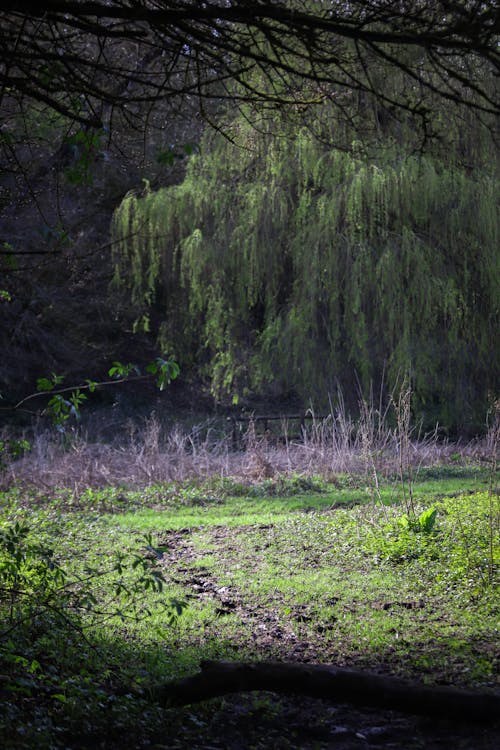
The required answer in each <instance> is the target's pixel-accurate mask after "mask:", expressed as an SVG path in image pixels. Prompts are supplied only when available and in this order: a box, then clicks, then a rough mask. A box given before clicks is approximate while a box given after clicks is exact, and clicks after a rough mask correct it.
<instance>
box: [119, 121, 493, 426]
mask: <svg viewBox="0 0 500 750" xmlns="http://www.w3.org/2000/svg"><path fill="white" fill-rule="evenodd" d="M323 115H324V113H323ZM338 127H339V126H338V122H337V121H336V120H335V117H334V116H332V117H331V118H329V117H324V116H323V117H322V118H321V127H320V130H321V133H320V137H318V132H319V131H318V128H316V129H315V128H313V127H311V123H309V124H308V125H307V127H306V126H304V127H300V126H298V125H297V124H296V123H295V125H294V128H293V132H291V131H292V129H291V127H290V124H289V121H288V125H287V124H286V122H285V121H284V120H282V118H281V117H280V116H279V115H277V114H275V115H273V116H268V117H267V118H264V117H263V116H262V115H260V116H259V115H257V114H256V113H255V112H250V111H249V112H247V116H246V117H244V116H241V115H240V116H239V117H237V118H236V119H235V120H234V121H233V122H232V123H231V126H230V127H229V128H228V129H226V132H225V135H224V136H223V135H220V134H217V133H214V132H211V133H208V134H207V135H206V136H205V138H204V141H203V143H202V147H201V153H200V154H199V155H197V156H195V157H192V158H191V160H190V163H189V166H188V169H187V174H186V177H185V179H184V181H183V183H182V184H180V185H177V186H173V187H169V188H166V189H163V190H159V191H157V192H151V191H149V190H148V189H146V190H145V191H144V192H143V193H142V194H140V195H139V194H130V195H128V196H127V197H126V198H125V200H124V201H123V202H122V204H121V206H120V207H119V208H118V210H117V211H116V214H115V217H114V221H113V228H112V229H113V236H114V239H115V241H116V243H117V244H116V252H115V267H116V278H115V281H116V282H117V283H118V284H119V285H120V286H121V287H122V288H125V289H126V290H128V293H129V294H130V295H131V299H132V301H133V303H134V305H136V306H137V309H138V310H139V311H141V310H142V311H143V312H147V310H148V309H151V308H156V310H158V309H161V310H162V324H161V326H160V331H159V337H160V340H161V341H162V343H163V345H165V346H167V347H169V348H172V349H174V350H175V351H176V353H177V356H178V357H179V358H180V360H181V362H182V364H183V366H184V368H185V370H186V369H187V370H188V371H189V370H191V372H193V373H196V374H197V375H199V376H202V377H203V378H204V379H205V381H206V382H207V383H208V384H209V386H210V388H211V391H212V393H213V394H214V395H215V396H216V397H217V398H218V399H224V398H233V400H236V399H237V397H239V396H240V395H247V394H249V393H258V394H261V395H263V394H265V395H268V396H270V395H273V394H274V395H277V394H285V393H295V394H298V395H300V396H301V397H302V398H303V399H304V400H305V401H308V400H309V399H313V401H314V403H316V404H321V403H322V402H326V400H327V398H328V395H329V394H330V393H332V392H333V390H334V389H335V387H336V385H337V384H338V383H340V385H341V386H342V387H343V389H344V391H345V392H346V393H347V394H349V393H351V394H354V392H355V391H356V388H357V387H358V384H359V386H360V387H361V388H362V389H365V390H366V389H368V388H369V387H370V385H371V384H377V383H378V382H380V381H381V379H382V378H384V380H385V382H386V384H387V387H388V388H391V387H392V386H393V385H394V384H395V383H396V382H397V381H398V379H401V378H402V376H403V375H407V374H408V373H409V374H410V376H411V379H412V383H413V389H414V393H415V406H416V408H417V410H418V411H419V412H420V413H421V414H423V415H424V416H425V418H426V420H427V421H428V422H432V421H435V420H439V421H440V423H441V424H444V425H446V426H448V427H450V428H451V427H455V428H456V427H462V428H463V427H465V426H469V427H470V426H471V425H473V424H477V422H478V420H482V419H483V418H484V412H485V409H486V406H487V402H488V399H491V398H492V397H494V396H495V393H494V389H495V387H497V385H498V375H499V369H500V368H499V348H498V346H496V343H498V322H499V316H498V312H499V301H500V268H499V254H498V247H499V242H498V213H497V200H496V197H497V195H498V192H497V191H498V184H497V178H496V174H495V170H494V168H492V165H491V162H488V158H487V156H488V154H487V151H486V148H483V147H482V146H481V137H480V135H481V134H480V132H478V131H477V130H476V132H475V134H472V135H471V132H470V131H467V130H466V128H465V127H464V126H463V123H462V124H460V125H457V124H455V128H456V131H455V132H454V133H451V127H448V131H449V133H451V135H449V141H450V142H451V141H453V144H454V147H455V151H454V153H453V155H452V153H451V149H449V150H447V147H446V144H445V146H444V147H443V145H441V148H440V151H438V150H437V149H436V150H435V152H434V153H432V152H430V153H427V154H422V153H414V152H412V150H411V147H410V145H409V144H410V143H411V139H410V138H407V139H406V145H405V138H401V137H395V135H394V133H393V134H392V135H391V134H389V135H387V136H386V137H384V138H383V139H381V138H380V137H379V138H378V140H377V144H376V147H373V143H372V144H371V145H367V143H364V142H362V141H361V142H360V141H356V140H353V139H352V134H350V138H351V142H350V143H349V148H346V149H345V150H341V149H340V148H333V147H332V146H331V145H330V144H331V143H333V142H337V141H338ZM398 127H399V126H398ZM285 131H287V132H286V136H287V137H284V135H285ZM464 131H465V132H464ZM228 136H229V137H228ZM348 136H349V134H348ZM344 141H345V134H344ZM459 143H461V144H462V145H461V146H460V148H458V147H457V144H459ZM460 151H461V153H462V156H463V152H464V151H466V152H467V159H466V160H465V161H467V160H468V163H465V164H464V163H463V162H464V159H463V158H461V159H459V158H458V157H457V158H455V155H456V153H459V152H460Z"/></svg>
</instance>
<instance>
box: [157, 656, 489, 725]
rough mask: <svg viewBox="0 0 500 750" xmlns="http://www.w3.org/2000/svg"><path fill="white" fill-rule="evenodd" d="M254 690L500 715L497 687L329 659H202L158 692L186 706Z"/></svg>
mask: <svg viewBox="0 0 500 750" xmlns="http://www.w3.org/2000/svg"><path fill="white" fill-rule="evenodd" d="M253 690H265V691H269V692H274V693H285V694H289V695H290V694H296V695H308V696H312V697H315V698H323V699H326V700H331V701H335V702H337V703H349V704H352V705H355V706H365V707H368V706H372V707H378V708H385V709H391V710H395V711H402V712H404V713H411V714H421V715H424V716H437V717H440V718H443V719H452V720H455V721H464V722H474V721H495V720H500V694H499V693H497V692H476V691H472V690H462V689H459V688H455V687H446V686H441V685H435V686H430V685H422V684H420V683H417V682H412V681H410V680H404V679H400V678H395V677H386V676H383V675H378V674H373V673H370V672H363V671H359V670H354V669H344V668H340V667H336V666H333V665H328V664H297V663H286V662H285V663H282V662H255V663H247V662H227V661H202V662H201V671H200V672H199V673H198V674H195V675H193V676H191V677H186V678H184V679H181V680H173V681H171V682H167V683H164V684H163V685H159V686H157V687H156V688H154V690H153V697H154V698H155V699H156V700H158V701H160V702H161V703H162V704H164V705H169V706H184V705H189V704H191V703H198V702H200V701H205V700H209V699H210V698H216V697H219V696H222V695H227V694H228V693H241V692H249V691H253Z"/></svg>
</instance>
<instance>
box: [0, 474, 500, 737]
mask: <svg viewBox="0 0 500 750" xmlns="http://www.w3.org/2000/svg"><path fill="white" fill-rule="evenodd" d="M488 486H489V477H488V474H487V473H486V472H485V471H483V470H480V469H476V468H474V467H469V468H466V469H464V468H463V467H451V470H448V468H447V467H443V468H442V469H441V470H439V471H436V470H435V469H433V470H426V471H422V472H421V473H420V476H419V480H418V482H417V483H415V485H414V487H413V491H414V498H415V504H416V513H417V518H418V515H419V514H420V513H421V512H423V511H424V510H425V509H426V508H429V507H430V506H435V507H436V510H437V515H436V518H435V519H434V520H435V523H434V525H432V527H430V528H428V529H427V531H423V530H422V529H421V528H420V527H419V526H418V525H417V526H412V525H411V523H409V522H408V519H406V520H405V516H406V509H405V508H404V507H403V506H402V505H401V502H398V499H399V500H400V499H401V489H400V486H399V483H398V482H397V481H396V480H395V479H388V480H386V481H385V482H384V483H383V487H382V502H377V503H374V502H372V498H373V491H372V488H371V487H370V486H369V485H367V483H366V479H365V478H348V477H346V478H338V479H337V480H336V482H335V484H334V485H333V484H328V483H327V482H325V481H323V480H319V479H309V480H305V479H302V478H295V479H293V480H273V481H266V482H262V483H260V484H257V485H254V486H253V487H245V486H243V485H240V484H236V483H232V482H229V481H228V480H225V481H224V482H220V480H218V481H215V480H213V481H212V482H206V483H203V484H200V485H194V484H191V485H189V484H185V485H175V486H174V485H166V486H156V487H150V488H147V489H145V490H144V491H143V492H142V493H138V492H137V491H134V492H129V491H126V490H124V489H123V488H108V489H107V490H99V491H96V492H90V491H88V492H86V493H83V494H80V495H78V496H76V495H74V494H72V493H71V492H70V491H68V490H61V491H60V492H59V493H55V494H54V495H53V496H50V497H46V496H42V495H40V494H38V495H36V494H34V493H32V494H31V495H30V494H29V493H26V492H25V491H21V490H12V491H11V492H8V493H3V495H1V496H0V507H1V508H2V517H1V524H0V527H1V529H3V532H4V533H5V531H6V530H7V529H9V528H11V529H12V527H13V524H15V523H16V522H17V523H19V524H21V525H22V524H26V525H27V526H28V527H29V531H27V532H26V535H25V537H23V538H22V539H21V538H19V539H18V540H17V542H16V541H12V539H11V541H10V542H9V539H8V538H7V537H5V536H4V539H3V545H2V550H3V551H2V552H1V553H0V574H1V575H2V578H3V584H2V585H3V589H2V591H3V595H2V599H1V600H0V674H1V675H2V679H1V681H0V690H1V692H2V695H1V697H2V701H3V703H4V706H5V712H4V713H3V715H2V717H0V730H1V731H2V732H3V734H4V735H5V736H8V737H9V742H10V745H9V747H12V748H33V747H36V748H41V750H43V748H47V750H49V748H62V747H67V746H71V747H72V748H73V747H75V748H76V747H88V746H92V743H94V744H95V743H96V742H97V740H96V738H99V742H105V743H106V746H109V747H114V746H115V745H116V746H119V744H120V737H121V735H123V733H126V734H127V736H128V737H129V738H130V742H131V743H135V745H137V746H141V743H144V744H145V743H146V742H147V741H151V742H154V741H155V738H156V740H158V738H159V737H160V736H161V733H162V732H163V731H164V729H165V722H169V727H170V728H171V729H172V731H174V729H173V727H175V726H177V724H178V722H179V721H181V718H179V717H181V716H184V720H185V716H186V713H185V712H184V713H183V712H177V714H175V715H173V714H172V713H169V712H168V711H167V713H165V710H164V709H161V708H159V707H158V706H156V705H154V704H153V703H151V702H150V701H149V699H148V694H147V686H148V685H149V684H153V683H155V682H158V681H162V680H165V679H168V678H172V677H177V676H179V675H183V674H187V673H190V672H193V671H194V670H195V669H196V667H197V665H198V663H199V661H200V659H202V658H252V659H261V658H267V657H269V658H278V659H290V658H291V659H298V660H301V659H307V660H312V661H323V662H335V663H339V664H349V665H353V666H358V667H366V668H371V669H377V670H382V671H385V672H387V673H392V674H397V675H406V676H412V677H415V678H417V679H420V680H423V681H426V682H435V681H438V682H444V683H453V684H459V685H469V686H476V687H478V686H493V685H494V684H495V681H496V679H497V677H498V654H497V643H498V622H499V606H498V578H497V575H498V564H499V540H498V518H499V498H498V495H496V494H490V493H489V492H488V491H487V487H488ZM279 492H281V494H279ZM411 520H412V519H410V521H411ZM9 545H10V546H9ZM41 546H42V547H43V549H41ZM48 548H50V549H51V550H52V557H50V556H48V555H47V549H48ZM51 566H52V567H51ZM58 566H60V569H61V570H62V571H64V572H65V574H66V577H59V578H58V577H57V575H56V573H57V571H58V570H59V568H58ZM61 576H62V574H61ZM160 576H163V577H164V579H165V583H164V584H163V585H162V584H161V580H160ZM9 587H10V588H9ZM21 590H22V591H24V594H21V593H20V591H21ZM9 592H10V593H9ZM172 600H173V601H174V604H175V602H178V603H179V602H180V603H182V602H186V603H187V605H188V606H187V608H186V609H185V610H184V612H183V613H182V614H181V615H180V616H179V617H176V616H173V614H174V615H175V610H173V609H172ZM181 609H183V606H181ZM200 711H203V709H200ZM190 715H198V716H201V714H192V710H191V714H190ZM176 722H177V724H176ZM131 746H133V744H131Z"/></svg>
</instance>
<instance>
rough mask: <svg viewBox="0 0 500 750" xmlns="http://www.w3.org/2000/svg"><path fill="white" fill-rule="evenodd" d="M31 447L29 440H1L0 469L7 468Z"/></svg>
mask: <svg viewBox="0 0 500 750" xmlns="http://www.w3.org/2000/svg"><path fill="white" fill-rule="evenodd" d="M30 449H31V445H30V443H29V441H28V440H24V439H9V440H0V470H1V469H3V468H5V466H7V464H9V463H10V461H12V460H15V459H16V458H20V457H21V456H22V455H23V453H26V452H27V451H29V450H30Z"/></svg>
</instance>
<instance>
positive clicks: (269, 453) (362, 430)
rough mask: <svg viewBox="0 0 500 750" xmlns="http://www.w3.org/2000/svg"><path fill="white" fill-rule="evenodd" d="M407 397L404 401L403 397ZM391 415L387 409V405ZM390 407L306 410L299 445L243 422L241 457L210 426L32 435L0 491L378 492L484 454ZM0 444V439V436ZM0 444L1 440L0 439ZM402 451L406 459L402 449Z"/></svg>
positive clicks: (1, 479)
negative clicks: (387, 479) (293, 486)
mask: <svg viewBox="0 0 500 750" xmlns="http://www.w3.org/2000/svg"><path fill="white" fill-rule="evenodd" d="M407 397H408V398H409V396H407ZM392 406H393V407H394V401H393V403H392ZM389 408H390V406H386V407H384V408H382V405H381V404H378V405H375V404H374V402H373V400H372V401H371V402H369V403H367V402H363V403H361V405H360V417H359V419H358V420H356V421H354V420H353V419H352V418H351V417H350V416H349V415H348V414H347V413H346V410H345V408H344V404H343V401H342V398H338V399H337V403H336V406H335V407H334V406H333V405H331V413H330V414H329V416H328V417H326V418H321V419H319V418H316V417H315V416H314V414H313V413H312V412H311V413H310V416H311V419H310V420H309V422H308V428H307V429H306V430H304V431H303V434H302V436H301V439H299V440H291V439H289V438H287V437H286V435H287V433H288V430H287V429H286V428H287V425H286V423H285V421H284V422H283V425H282V433H283V435H284V438H283V440H280V441H276V440H273V439H270V437H269V436H268V435H258V434H257V432H256V429H255V425H254V424H253V423H252V422H250V423H249V427H248V430H247V433H246V436H245V439H244V441H243V444H242V447H241V450H237V451H235V450H233V449H232V443H231V437H230V435H229V434H228V435H227V436H226V437H224V436H223V437H221V435H220V430H216V429H215V428H214V427H213V426H212V425H211V423H210V422H207V423H205V424H202V425H200V426H199V427H196V428H194V429H190V430H184V429H182V428H181V427H179V426H177V427H174V428H173V429H170V430H169V431H167V430H166V429H165V428H164V426H163V424H162V422H161V420H160V419H159V418H158V417H157V416H156V415H155V414H152V415H151V416H150V417H149V418H148V419H146V420H145V421H144V422H143V424H142V426H137V425H136V424H133V423H131V422H129V423H128V425H127V426H126V428H125V429H124V428H121V429H120V431H117V433H116V434H115V436H114V440H113V441H112V442H110V441H109V440H105V439H99V436H98V435H97V436H96V435H93V436H92V440H90V439H89V437H88V435H86V434H85V433H84V432H82V431H80V432H79V431H73V432H70V433H67V434H66V435H63V436H61V435H58V434H57V433H55V432H54V431H53V430H38V431H36V432H35V434H34V437H32V438H31V445H32V447H31V451H30V452H28V453H26V454H25V455H24V456H23V457H21V458H19V459H17V460H15V461H11V462H4V466H3V468H2V469H0V487H3V488H5V487H8V486H12V485H21V486H22V485H24V486H26V485H30V486H35V487H37V488H39V489H42V490H51V489H54V488H57V487H70V488H72V489H74V490H75V491H81V490H83V489H85V488H87V487H94V488H95V487H103V486H107V485H119V486H126V487H141V486H146V485H151V484H157V483H162V482H179V481H183V480H188V479H197V480H203V479H206V478H208V477H214V476H215V477H217V476H218V477H233V478H236V479H238V480H239V481H243V482H248V483H252V482H254V481H256V480H260V479H263V478H267V477H273V476H290V475H302V476H312V475H316V476H323V477H325V478H326V479H329V480H334V478H335V476H336V475H339V474H346V473H347V474H351V473H356V474H365V475H367V476H369V477H370V485H371V486H372V487H373V488H374V493H375V494H376V493H377V488H378V477H383V476H387V475H388V474H398V473H399V472H400V471H401V467H402V466H403V458H404V466H405V468H406V469H408V468H410V467H412V468H413V470H415V469H416V468H418V467H420V466H432V465H436V464H442V463H446V462H448V461H450V458H451V457H452V456H453V457H454V459H455V460H457V458H463V459H472V460H481V459H482V458H488V456H490V455H491V453H490V452H489V450H488V448H489V442H491V436H490V435H487V436H486V438H485V439H484V440H483V441H475V442H471V443H468V444H466V445H457V444H455V443H450V442H447V441H443V440H439V439H438V435H437V432H436V433H434V434H433V435H430V436H423V435H421V434H420V433H419V432H418V430H417V429H415V428H412V427H411V426H410V423H409V419H408V420H406V421H405V422H404V434H402V431H401V430H402V423H401V420H399V422H398V423H397V424H396V426H395V427H390V426H389V420H388V411H389ZM0 437H1V436H0ZM4 438H5V436H4ZM402 450H404V452H405V455H404V457H403V456H402V455H401V451H402Z"/></svg>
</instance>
